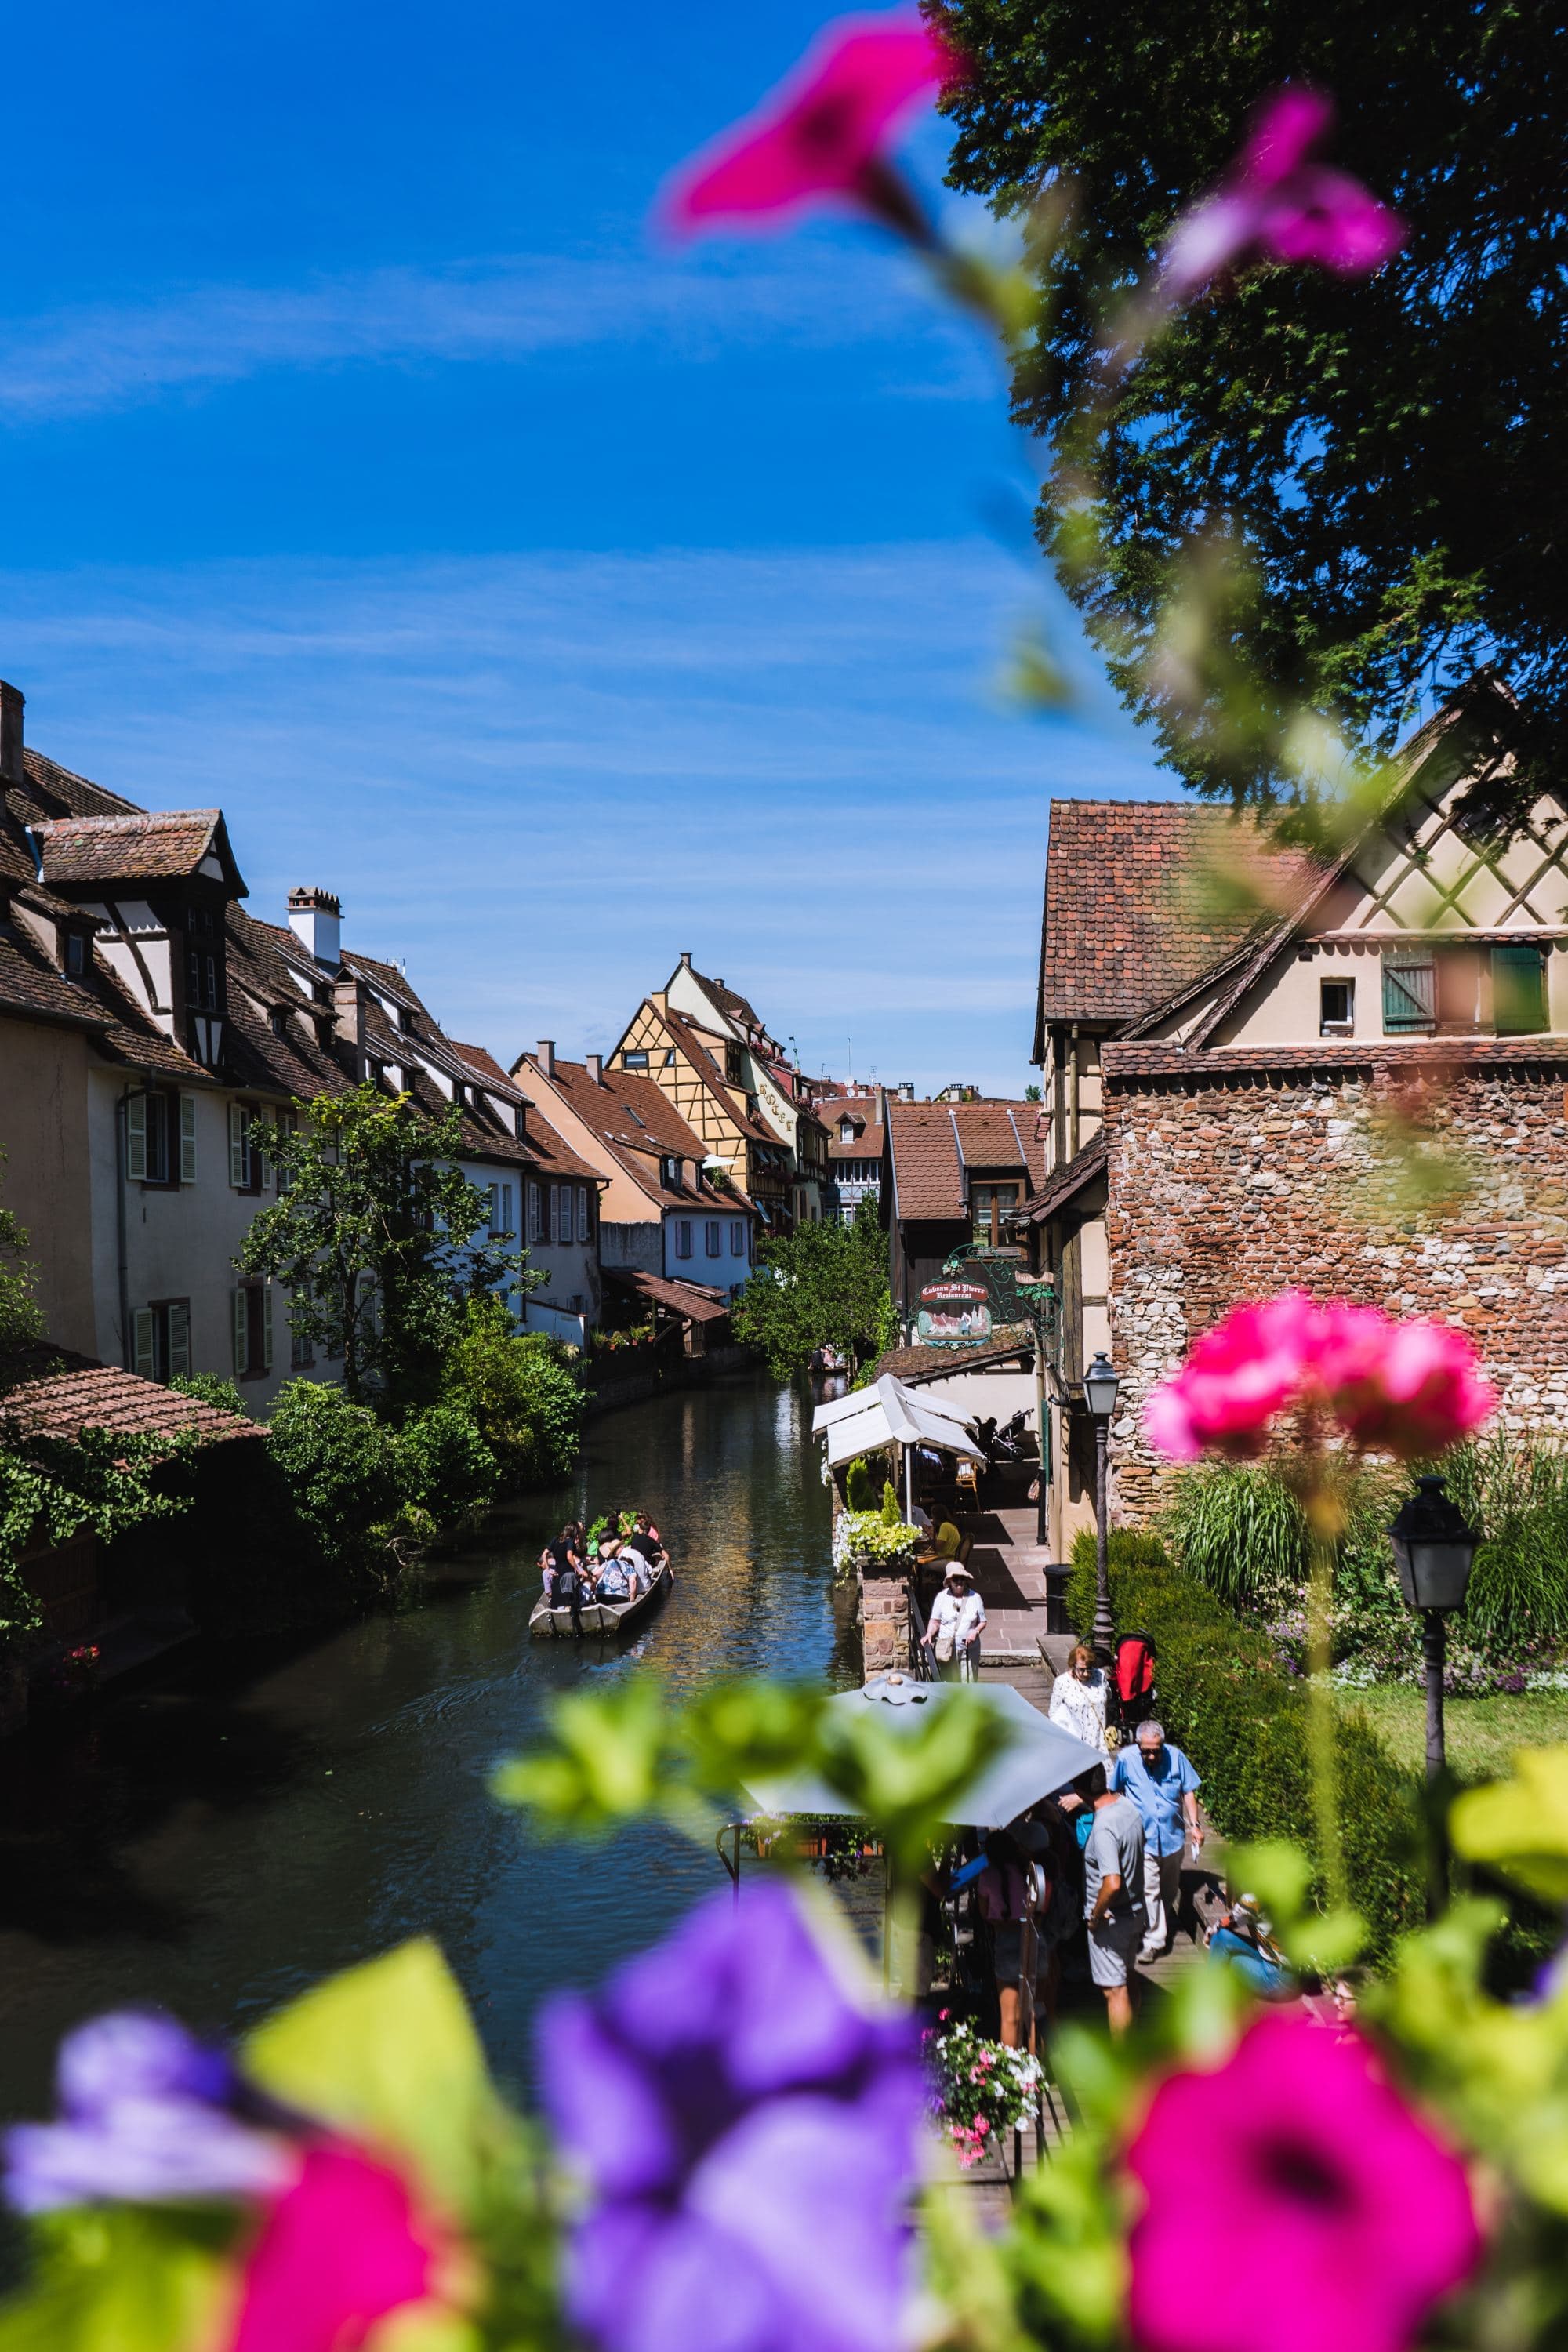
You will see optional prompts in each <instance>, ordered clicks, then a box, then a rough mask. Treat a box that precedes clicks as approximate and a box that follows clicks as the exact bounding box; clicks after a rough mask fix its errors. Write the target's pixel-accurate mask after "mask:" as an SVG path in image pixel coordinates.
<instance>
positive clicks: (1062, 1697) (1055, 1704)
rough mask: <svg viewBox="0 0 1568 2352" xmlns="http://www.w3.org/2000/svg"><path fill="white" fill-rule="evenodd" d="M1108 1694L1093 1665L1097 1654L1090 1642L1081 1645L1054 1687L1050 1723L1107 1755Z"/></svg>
mask: <svg viewBox="0 0 1568 2352" xmlns="http://www.w3.org/2000/svg"><path fill="white" fill-rule="evenodd" d="M1105 1694H1106V1682H1105V1676H1104V1675H1103V1674H1102V1673H1101V1672H1100V1668H1099V1667H1098V1666H1097V1665H1096V1664H1095V1663H1094V1652H1093V1651H1092V1650H1091V1649H1090V1648H1089V1643H1087V1642H1079V1644H1078V1646H1077V1647H1076V1649H1075V1650H1074V1651H1073V1653H1072V1654H1071V1656H1070V1657H1069V1658H1068V1662H1067V1668H1066V1671H1065V1672H1064V1673H1062V1674H1059V1675H1058V1676H1057V1678H1056V1681H1055V1682H1054V1683H1053V1684H1052V1685H1051V1706H1050V1717H1051V1721H1052V1722H1053V1723H1059V1724H1060V1725H1061V1727H1062V1729H1063V1730H1064V1731H1070V1732H1071V1733H1072V1736H1073V1738H1075V1739H1081V1740H1082V1742H1083V1744H1084V1746H1085V1747H1086V1748H1099V1749H1100V1751H1101V1753H1105V1752H1107V1748H1108V1743H1107V1740H1106V1737H1105Z"/></svg>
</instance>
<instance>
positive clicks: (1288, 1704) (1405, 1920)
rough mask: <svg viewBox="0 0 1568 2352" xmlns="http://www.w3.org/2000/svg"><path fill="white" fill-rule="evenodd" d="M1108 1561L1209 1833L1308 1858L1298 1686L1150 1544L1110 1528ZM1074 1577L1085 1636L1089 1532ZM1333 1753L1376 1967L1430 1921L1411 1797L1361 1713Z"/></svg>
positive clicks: (1125, 1620) (1348, 1854)
mask: <svg viewBox="0 0 1568 2352" xmlns="http://www.w3.org/2000/svg"><path fill="white" fill-rule="evenodd" d="M1072 1568H1073V1574H1072V1580H1071V1582H1070V1584H1069V1586H1068V1614H1069V1616H1070V1617H1071V1620H1072V1622H1073V1623H1074V1624H1075V1625H1076V1626H1078V1627H1079V1628H1080V1629H1081V1631H1082V1632H1083V1633H1084V1634H1085V1635H1087V1633H1088V1632H1089V1627H1090V1625H1091V1624H1092V1622H1093V1618H1094V1537H1093V1534H1092V1533H1091V1532H1089V1531H1087V1530H1086V1531H1085V1532H1083V1533H1081V1534H1080V1535H1079V1538H1078V1539H1077V1541H1076V1543H1075V1544H1074V1546H1073V1557H1072ZM1110 1590H1111V1601H1112V1607H1113V1612H1114V1617H1115V1622H1116V1624H1117V1626H1118V1627H1119V1628H1120V1629H1121V1630H1123V1631H1131V1630H1133V1629H1135V1628H1136V1629H1146V1630H1147V1632H1148V1633H1150V1634H1152V1637H1153V1640H1154V1643H1155V1644H1156V1647H1157V1648H1158V1651H1159V1672H1158V1688H1159V1694H1160V1714H1161V1717H1162V1719H1163V1723H1164V1725H1165V1727H1166V1730H1167V1731H1168V1732H1169V1734H1170V1737H1171V1738H1172V1739H1173V1741H1174V1742H1175V1743H1176V1745H1177V1746H1179V1747H1181V1748H1184V1749H1185V1750H1186V1752H1187V1753H1188V1754H1189V1755H1190V1756H1191V1758H1192V1759H1193V1762H1194V1764H1195V1765H1196V1767H1197V1769H1198V1771H1199V1773H1200V1774H1201V1776H1202V1779H1203V1784H1204V1802H1205V1805H1206V1807H1207V1808H1208V1811H1209V1815H1210V1817H1211V1819H1212V1820H1213V1822H1214V1823H1215V1827H1216V1828H1217V1829H1218V1830H1219V1831H1220V1832H1222V1833H1223V1834H1224V1835H1225V1836H1226V1837H1227V1838H1234V1839H1237V1840H1247V1839H1254V1838H1265V1837H1288V1838H1292V1839H1294V1840H1295V1841H1296V1843H1298V1844H1299V1845H1300V1846H1302V1847H1304V1848H1305V1849H1306V1851H1307V1852H1308V1853H1311V1852H1312V1851H1313V1849H1314V1843H1315V1841H1314V1837H1313V1831H1312V1802H1311V1787H1310V1777H1309V1768H1308V1761H1307V1692H1306V1688H1305V1685H1303V1684H1302V1683H1301V1682H1300V1681H1299V1680H1294V1679H1292V1677H1291V1676H1289V1675H1287V1674H1286V1673H1284V1672H1283V1671H1282V1670H1281V1668H1280V1667H1279V1665H1278V1664H1277V1663H1276V1661H1275V1659H1274V1656H1273V1654H1272V1652H1271V1651H1270V1649H1269V1647H1268V1643H1267V1642H1266V1641H1265V1639H1264V1637H1263V1635H1262V1634H1261V1633H1258V1632H1255V1631H1254V1630H1253V1629H1252V1628H1251V1627H1250V1626H1247V1625H1246V1624H1244V1623H1243V1622H1241V1621H1240V1619H1238V1618H1237V1617H1236V1616H1235V1615H1233V1614H1232V1612H1230V1611H1229V1610H1227V1609H1226V1608H1224V1607H1223V1606H1222V1605H1221V1603H1220V1602H1219V1601H1217V1600H1216V1599H1215V1597H1214V1595H1213V1594H1212V1593H1210V1592H1208V1591H1205V1589H1204V1587H1203V1586H1202V1585H1200V1584H1198V1583H1197V1582H1196V1580H1194V1578H1193V1577H1191V1576H1189V1575H1187V1574H1185V1573H1184V1571H1183V1570H1180V1569H1178V1568H1177V1567H1176V1566H1175V1564H1174V1563H1173V1560H1172V1559H1171V1558H1170V1555H1169V1553H1168V1552H1167V1551H1166V1549H1165V1547H1164V1545H1163V1542H1162V1541H1161V1540H1160V1538H1158V1537H1157V1536H1151V1535H1140V1534H1133V1533H1131V1532H1117V1533H1113V1534H1112V1536H1111V1538H1110ZM1336 1751H1337V1759H1338V1767H1339V1801H1340V1819H1341V1825H1342V1837H1343V1841H1344V1853H1345V1866H1346V1870H1347V1873H1348V1875H1349V1880H1350V1889H1351V1897H1352V1901H1353V1902H1354V1903H1355V1905H1356V1906H1357V1908H1358V1909H1359V1910H1360V1911H1361V1912H1362V1913H1363V1916H1364V1917H1365V1918H1366V1920H1367V1922H1368V1924H1369V1927H1370V1928H1371V1931H1372V1948H1373V1954H1374V1956H1375V1957H1377V1958H1383V1957H1384V1956H1385V1955H1386V1954H1387V1952H1388V1951H1389V1949H1390V1948H1391V1947H1392V1945H1393V1943H1394V1938H1395V1937H1396V1936H1399V1935H1401V1934H1403V1933H1404V1932H1405V1931H1406V1930H1407V1929H1409V1928H1412V1927H1415V1926H1417V1925H1418V1924H1419V1923H1420V1920H1421V1918H1422V1917H1423V1916H1424V1910H1425V1899H1426V1898H1425V1885H1426V1881H1425V1874H1424V1865H1423V1861H1422V1829H1421V1813H1420V1807H1419V1802H1418V1793H1419V1792H1418V1789H1417V1784H1416V1783H1415V1780H1413V1779H1412V1778H1411V1777H1410V1775H1408V1774H1407V1773H1405V1772H1403V1771H1402V1770H1401V1769H1399V1767H1398V1766H1397V1765H1396V1764H1395V1763H1394V1759H1392V1757H1391V1756H1390V1755H1389V1754H1388V1751H1387V1750H1386V1748H1384V1746H1383V1745H1382V1743H1381V1741H1380V1740H1379V1739H1378V1738H1376V1736H1375V1734H1374V1733H1373V1730H1372V1728H1371V1727H1370V1725H1368V1723H1367V1722H1366V1720H1365V1718H1364V1717H1362V1716H1360V1715H1356V1714H1345V1715H1342V1716H1341V1717H1339V1718H1338V1723H1337V1737H1336Z"/></svg>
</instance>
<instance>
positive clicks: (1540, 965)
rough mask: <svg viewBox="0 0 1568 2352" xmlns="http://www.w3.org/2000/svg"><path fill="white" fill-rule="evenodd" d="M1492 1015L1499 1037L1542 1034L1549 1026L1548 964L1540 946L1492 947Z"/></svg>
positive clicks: (1537, 1035)
mask: <svg viewBox="0 0 1568 2352" xmlns="http://www.w3.org/2000/svg"><path fill="white" fill-rule="evenodd" d="M1492 1016H1493V1026H1494V1028H1495V1029H1496V1031H1497V1034H1498V1035H1499V1036H1500V1037H1539V1036H1540V1035H1541V1034H1542V1032H1543V1031H1544V1029H1545V1027H1546V966H1545V961H1544V959H1543V958H1542V952H1541V950H1540V949H1539V948H1537V947H1531V946H1520V947H1496V948H1493V950H1492Z"/></svg>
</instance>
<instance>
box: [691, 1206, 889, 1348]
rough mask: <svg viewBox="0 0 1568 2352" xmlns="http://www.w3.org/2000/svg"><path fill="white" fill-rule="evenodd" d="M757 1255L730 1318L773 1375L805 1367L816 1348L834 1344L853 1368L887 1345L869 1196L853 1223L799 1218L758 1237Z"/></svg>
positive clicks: (885, 1293) (882, 1262)
mask: <svg viewBox="0 0 1568 2352" xmlns="http://www.w3.org/2000/svg"><path fill="white" fill-rule="evenodd" d="M758 1256H759V1261H760V1263H759V1264H758V1265H757V1268H756V1270H755V1272H754V1273H753V1274H752V1276H751V1278H750V1280H749V1281H748V1282H747V1283H746V1284H745V1286H743V1288H742V1289H741V1290H740V1291H739V1292H738V1293H737V1294H736V1297H735V1303H734V1305H733V1307H731V1311H730V1319H731V1324H732V1326H733V1328H734V1330H735V1333H736V1336H737V1338H739V1339H743V1340H744V1341H745V1343H746V1345H747V1346H748V1347H751V1348H759V1349H761V1350H762V1352H763V1355H764V1356H765V1357H766V1358H767V1362H768V1370H770V1371H771V1372H772V1373H773V1376H774V1378H775V1379H776V1380H789V1379H791V1378H793V1376H794V1375H795V1373H796V1372H799V1371H803V1370H805V1367H806V1365H807V1364H808V1363H809V1362H810V1360H811V1358H812V1356H813V1354H814V1353H815V1352H816V1349H818V1348H836V1349H837V1351H838V1353H839V1354H840V1355H841V1356H843V1357H844V1358H845V1360H846V1361H847V1363H848V1364H849V1366H850V1369H851V1370H856V1369H858V1366H859V1365H860V1364H861V1363H862V1362H865V1361H867V1360H868V1359H870V1358H871V1357H874V1356H879V1355H880V1354H881V1352H882V1350H883V1349H884V1348H889V1347H891V1345H892V1343H893V1340H894V1339H895V1338H896V1337H897V1335H898V1317H897V1315H896V1313H895V1310H894V1307H893V1300H892V1295H891V1293H890V1291H889V1288H888V1244H887V1236H886V1234H884V1233H883V1232H882V1229H881V1226H880V1224H879V1223H878V1218H877V1204H876V1202H874V1201H872V1200H869V1199H867V1200H864V1201H862V1202H860V1205H859V1207H858V1209H857V1210H856V1213H855V1222H854V1223H853V1224H848V1225H845V1224H837V1223H834V1224H828V1223H823V1224H819V1225H799V1226H797V1227H796V1229H795V1232H794V1233H793V1234H780V1235H779V1236H778V1237H777V1238H776V1239H773V1240H769V1241H764V1242H763V1244H762V1247H761V1249H760V1251H759V1253H758Z"/></svg>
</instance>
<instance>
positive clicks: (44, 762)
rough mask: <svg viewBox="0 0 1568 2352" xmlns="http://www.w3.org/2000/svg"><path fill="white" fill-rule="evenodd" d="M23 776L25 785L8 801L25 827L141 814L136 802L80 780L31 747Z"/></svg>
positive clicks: (25, 756) (16, 788) (83, 778)
mask: <svg viewBox="0 0 1568 2352" xmlns="http://www.w3.org/2000/svg"><path fill="white" fill-rule="evenodd" d="M22 772H23V774H24V776H25V777H26V782H25V783H24V784H20V785H13V787H12V789H11V792H10V793H9V794H8V798H9V800H10V802H11V804H12V806H13V808H14V810H15V811H16V814H17V815H18V816H20V817H21V818H22V820H23V822H24V823H25V824H33V823H35V822H36V820H37V819H38V818H40V817H53V816H140V815H141V814H142V810H141V809H140V808H139V807H138V806H137V804H136V803H135V802H134V801H128V800H126V799H125V798H124V797H123V795H122V794H121V793H111V792H110V791H108V790H107V789H106V788H105V786H103V785H102V784H95V783H93V782H90V781H89V778H88V777H86V776H79V775H78V774H77V773H76V771H75V770H74V769H73V768H62V767H61V765H60V763H59V761H58V760H50V759H47V758H46V757H45V755H44V753H43V752H42V751H33V750H32V749H31V747H29V748H28V749H27V750H26V751H24V752H23V754H22Z"/></svg>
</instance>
